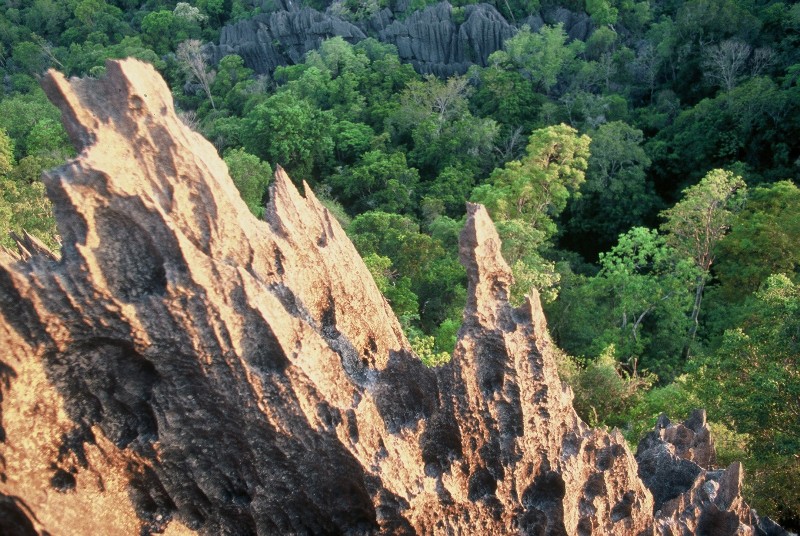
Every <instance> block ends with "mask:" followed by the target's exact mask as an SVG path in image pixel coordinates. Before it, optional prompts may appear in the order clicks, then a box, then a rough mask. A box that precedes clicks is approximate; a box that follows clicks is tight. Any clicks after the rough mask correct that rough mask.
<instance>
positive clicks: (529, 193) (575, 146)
mask: <svg viewBox="0 0 800 536" xmlns="http://www.w3.org/2000/svg"><path fill="white" fill-rule="evenodd" d="M589 142H590V140H589V137H588V136H585V135H583V136H579V135H578V133H577V131H576V130H575V129H573V128H572V127H568V126H566V125H563V124H562V125H557V126H552V127H547V128H543V129H539V130H535V131H534V132H533V133H532V134H531V136H530V138H529V140H528V147H527V149H526V154H525V156H524V157H523V158H522V159H521V160H514V161H512V162H508V163H507V164H506V165H505V166H504V167H503V168H502V169H496V170H495V171H494V172H493V173H492V175H491V177H490V178H489V181H488V182H487V183H486V184H482V185H480V186H478V187H477V188H475V189H474V190H473V192H472V199H473V201H476V202H478V203H483V204H484V205H486V208H487V209H488V210H489V212H490V214H491V215H492V218H493V219H494V221H495V222H496V224H497V228H498V232H499V234H500V236H501V238H502V239H503V255H504V256H505V258H506V260H507V261H508V262H509V264H510V265H511V268H512V272H513V273H514V276H515V278H516V279H517V285H516V286H514V287H513V288H512V290H511V293H512V298H513V299H514V300H519V299H521V297H522V296H523V295H524V294H525V293H527V292H528V291H529V290H530V288H531V287H534V286H535V287H537V288H538V289H539V291H540V292H542V293H543V294H542V297H543V298H544V299H545V301H550V300H553V299H555V297H556V295H557V285H558V281H559V278H560V277H559V274H558V273H557V271H556V268H555V264H554V263H553V262H552V261H549V260H547V259H545V258H544V257H543V256H542V252H543V251H544V250H545V249H547V247H549V245H550V244H549V241H550V239H551V238H553V237H554V236H555V235H556V233H557V231H558V227H557V225H556V222H555V218H556V217H557V216H558V215H559V214H560V213H561V212H562V211H563V210H564V208H565V207H566V205H567V200H568V199H569V197H570V196H571V195H573V194H575V193H576V192H577V191H578V189H579V188H580V186H581V184H583V181H584V179H585V175H584V172H585V171H586V166H587V160H588V158H589Z"/></svg>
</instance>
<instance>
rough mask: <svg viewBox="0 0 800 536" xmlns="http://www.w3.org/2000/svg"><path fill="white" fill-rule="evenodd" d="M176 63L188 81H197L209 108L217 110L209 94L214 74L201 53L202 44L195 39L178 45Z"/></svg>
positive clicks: (212, 97) (211, 95) (212, 96)
mask: <svg viewBox="0 0 800 536" xmlns="http://www.w3.org/2000/svg"><path fill="white" fill-rule="evenodd" d="M177 57H178V61H179V62H180V64H181V67H182V68H183V70H184V71H186V74H187V75H188V76H189V80H190V81H197V83H199V84H200V87H202V88H203V92H204V93H205V94H206V96H207V97H208V100H209V101H210V102H211V107H212V108H213V109H215V110H216V109H217V107H216V105H215V104H214V95H213V94H212V93H211V85H212V84H213V83H214V77H215V76H216V74H217V73H216V72H215V71H214V70H213V69H211V68H210V67H209V65H208V61H207V60H206V56H205V53H204V52H203V48H202V43H200V41H199V40H197V39H188V40H186V41H184V42H182V43H181V44H180V45H178V51H177Z"/></svg>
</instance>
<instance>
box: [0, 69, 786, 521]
mask: <svg viewBox="0 0 800 536" xmlns="http://www.w3.org/2000/svg"><path fill="white" fill-rule="evenodd" d="M43 85H44V87H45V90H46V92H47V94H48V96H49V97H50V99H51V100H52V101H53V102H54V103H55V104H56V105H57V106H58V107H59V108H60V109H61V111H62V115H63V121H64V124H65V126H66V128H67V131H68V133H69V135H70V137H71V139H72V141H73V143H74V144H75V145H76V147H77V149H78V151H79V156H78V157H77V158H76V159H75V160H73V161H71V162H69V163H67V164H66V165H64V166H63V167H61V168H59V169H56V170H53V171H52V172H50V173H48V174H47V175H46V176H45V177H44V180H45V183H46V186H47V191H48V195H49V197H50V198H51V200H52V201H53V204H54V207H55V213H56V218H57V220H58V225H59V232H60V234H61V237H62V240H63V246H62V251H61V256H60V257H56V256H54V255H52V254H50V253H49V252H48V251H47V250H46V249H45V248H44V247H43V246H41V245H40V244H38V243H37V242H36V241H35V240H34V239H32V238H30V237H26V238H23V239H21V240H20V252H19V253H17V254H12V253H10V252H3V253H0V379H1V380H2V381H1V382H0V394H2V399H1V403H2V405H1V406H0V409H1V410H2V414H1V417H2V421H1V423H2V428H0V440H2V442H0V471H1V472H2V474H0V495H1V496H0V533H3V534H44V532H45V531H46V532H47V533H50V534H76V535H82V534H86V535H90V534H92V535H93V534H150V533H165V534H183V533H194V532H199V533H202V534H327V533H332V534H338V533H345V534H376V533H391V534H414V533H419V534H458V533H463V534H554V535H555V534H614V535H627V534H630V535H637V534H656V533H657V534H688V533H689V532H686V530H690V529H688V528H687V529H686V530H683V529H682V528H681V527H684V526H685V527H689V526H690V521H688V520H691V519H698V520H700V519H707V518H708V515H707V514H706V512H707V511H710V510H709V509H710V508H711V506H710V505H712V504H713V508H715V509H716V510H714V512H715V514H714V515H716V516H717V517H714V518H713V519H714V520H717V519H720V520H723V521H725V520H729V519H731V518H730V516H731V515H733V516H735V517H736V520H737V523H736V530H745V531H746V530H750V531H751V532H750V533H753V534H757V533H758V532H753V531H755V530H756V528H754V526H755V524H754V523H755V521H756V518H755V517H752V516H751V511H750V510H749V508H747V507H746V505H744V503H743V502H742V501H741V497H740V496H739V495H738V490H740V487H741V486H740V485H739V486H738V487H737V483H740V482H741V472H740V469H739V468H738V466H737V467H734V468H732V469H730V470H728V471H727V472H724V473H720V472H718V473H719V474H718V475H717V477H716V480H714V479H713V478H711V477H710V476H708V475H710V474H711V473H710V472H705V471H704V470H703V469H701V470H700V471H698V472H696V474H695V476H697V475H706V476H701V477H702V478H705V480H703V481H702V482H700V483H699V484H697V483H696V481H695V480H692V481H691V482H689V484H688V487H687V486H684V488H685V489H679V490H678V493H677V495H675V496H674V497H670V498H667V499H664V498H662V497H661V496H660V495H659V500H660V501H661V502H663V503H664V504H665V505H666V502H665V501H671V502H669V508H666V507H664V508H662V510H658V512H659V513H658V514H657V516H660V517H656V516H655V514H654V512H656V511H657V507H659V506H663V505H660V503H656V502H655V501H654V492H652V491H651V490H650V489H648V487H647V486H648V485H650V486H651V487H653V486H652V485H651V484H649V483H648V482H649V480H648V475H647V474H642V466H641V465H637V462H636V460H635V459H634V457H633V455H632V453H631V452H630V450H629V448H628V447H627V445H626V444H625V442H624V440H623V438H622V436H621V435H620V434H619V433H618V432H616V431H615V432H612V433H608V432H606V431H601V430H595V429H591V428H589V427H588V426H587V425H585V424H584V423H583V422H582V421H581V420H580V419H579V418H578V417H577V415H576V414H575V412H574V410H573V409H572V393H571V392H570V390H569V389H568V388H567V387H566V386H564V385H563V384H562V383H561V381H560V380H559V378H558V375H557V370H556V364H555V359H554V356H553V353H552V350H551V343H550V341H549V339H548V336H547V329H546V324H545V319H544V316H543V313H542V310H541V306H540V303H539V300H538V297H536V296H531V297H530V298H529V299H528V301H527V302H526V303H525V304H524V305H523V306H522V307H519V308H514V307H512V306H511V305H510V304H509V302H508V288H509V285H510V284H511V280H512V279H511V272H510V270H509V268H508V265H507V264H506V263H505V261H504V260H503V258H502V256H501V255H500V241H499V239H498V236H497V233H496V231H495V228H494V225H493V224H492V222H491V220H490V218H489V216H488V214H487V212H486V210H485V209H484V208H483V207H481V206H479V205H469V206H468V218H467V223H466V226H465V229H464V231H463V233H462V236H461V260H462V263H463V264H464V266H465V267H466V270H467V274H468V277H469V291H468V294H469V296H468V302H467V307H466V310H465V312H464V324H463V327H462V330H461V332H460V335H459V342H458V344H457V347H456V351H455V353H454V356H453V360H452V362H451V363H450V364H448V365H445V366H443V367H440V368H438V369H435V370H434V369H428V368H426V367H425V366H423V365H422V363H421V362H420V361H419V360H418V359H417V357H416V356H414V355H413V353H412V352H411V350H410V348H409V345H408V342H407V341H406V339H405V337H404V335H403V332H402V330H401V328H400V325H399V323H398V321H397V319H396V318H395V317H394V315H393V313H392V311H391V309H390V307H389V305H388V304H387V302H386V301H385V300H384V298H383V297H382V295H381V294H380V292H379V291H378V289H377V287H376V286H375V284H374V283H373V281H372V278H371V276H370V275H369V272H368V270H367V269H366V267H365V266H364V264H363V262H362V261H361V259H360V258H359V256H358V254H357V252H356V250H355V248H354V247H353V245H352V244H351V243H350V241H349V240H348V238H347V237H346V236H345V234H344V232H343V231H342V229H341V227H340V226H339V225H338V223H337V222H336V220H335V219H334V218H333V217H332V216H331V215H330V213H329V212H328V211H327V210H326V209H325V208H324V207H323V206H322V205H321V204H320V203H319V202H318V201H317V200H316V198H315V197H314V195H313V193H312V192H311V190H310V189H309V188H308V187H307V186H306V187H305V196H302V195H301V194H300V193H299V192H298V191H297V189H296V188H295V186H294V185H293V183H292V182H291V181H290V179H289V178H288V177H287V176H286V174H285V173H284V172H283V171H282V170H280V169H279V170H278V172H277V174H276V177H275V182H274V184H273V185H272V189H271V192H270V204H269V206H268V207H267V211H266V217H265V221H261V220H258V219H256V218H255V217H254V216H252V215H251V214H250V212H249V211H248V209H247V207H246V205H245V204H244V202H243V201H242V200H241V199H240V197H239V195H238V192H237V191H236V188H235V187H234V185H233V182H232V181H231V179H230V177H229V176H228V172H227V169H226V167H225V165H224V163H223V162H222V161H221V160H220V159H219V157H218V156H217V154H216V151H215V150H214V148H213V147H212V146H211V144H209V143H208V142H207V141H206V140H204V139H203V138H202V137H201V136H200V135H199V134H197V133H195V132H193V131H191V130H190V129H189V128H187V127H186V126H185V125H184V124H183V123H181V121H180V120H179V119H178V118H177V117H176V115H175V111H174V109H173V105H172V97H171V95H170V92H169V89H168V88H167V86H166V84H165V83H164V82H163V80H162V79H161V78H160V76H159V75H158V74H157V73H156V72H155V71H154V70H153V69H152V68H151V67H150V66H148V65H146V64H143V63H140V62H138V61H135V60H125V61H114V62H109V64H108V66H107V75H106V76H105V77H104V78H103V79H100V80H94V79H85V80H69V81H68V80H66V79H64V77H63V76H61V75H60V74H58V73H55V72H51V73H49V74H48V75H47V77H46V79H45V80H44V82H43ZM703 424H704V422H703ZM662 428H663V427H662ZM698 433H700V432H698ZM678 435H680V434H678ZM673 436H675V434H673V435H669V434H661V435H659V436H658V437H657V438H653V439H652V441H651V443H652V445H651V447H653V448H657V447H659V446H660V445H662V443H663V444H664V445H667V444H668V441H669V440H670V439H669V438H671V437H673ZM669 444H671V443H669ZM693 448H694V447H693ZM712 448H713V447H712ZM662 450H665V451H667V454H670V455H672V454H674V451H675V448H674V447H673V449H672V451H670V448H669V447H664V448H663V449H662ZM693 452H699V450H698V449H697V448H695V450H694V451H693ZM651 458H652V459H654V460H655V461H654V462H653V463H654V467H659V468H662V467H666V468H669V467H670V465H669V464H671V463H672V464H674V463H679V462H680V460H684V458H686V457H685V456H684V457H681V456H678V455H675V456H674V458H675V460H672V459H671V458H669V459H662V458H657V459H656V458H655V457H652V456H651ZM687 459H688V458H687ZM665 460H666V461H665ZM692 463H693V462H692ZM665 464H666V465H665ZM640 475H641V477H640ZM701 477H698V478H701ZM710 480H713V482H716V483H717V484H718V485H717V489H718V490H719V492H718V493H716V495H715V497H716V499H712V500H711V501H710V502H709V501H706V500H705V499H706V498H707V497H708V493H706V489H707V488H708V489H710V487H713V484H708V485H706V482H707V481H710ZM697 482H699V481H697ZM646 483H648V484H647V485H646ZM654 489H655V488H654ZM703 493H706V495H703ZM704 501H705V502H704ZM704 515H706V518H704V517H703V516H704ZM726 516H727V517H726ZM748 516H751V517H748ZM723 518H724V519H723ZM725 522H727V523H728V524H727V525H724V526H725V527H728V526H733V524H732V521H731V522H728V521H725ZM681 523H683V525H681ZM694 526H695V527H696V526H698V525H697V524H695V525H694ZM715 526H716V525H715ZM720 526H722V525H720ZM758 530H760V529H758ZM776 530H777V529H776ZM729 533H730V534H742V533H747V532H729ZM714 534H723V533H722V532H715V533H714ZM724 534H728V533H727V532H726V533H724Z"/></svg>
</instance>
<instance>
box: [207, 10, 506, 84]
mask: <svg viewBox="0 0 800 536" xmlns="http://www.w3.org/2000/svg"><path fill="white" fill-rule="evenodd" d="M463 9H464V14H463V16H464V19H463V23H461V24H458V23H456V21H455V20H454V16H453V12H452V6H451V5H450V4H449V3H447V2H441V3H438V4H433V5H431V6H429V7H427V8H426V9H424V10H422V11H416V12H414V13H412V14H411V15H410V16H409V17H407V18H405V19H403V20H400V19H397V18H396V17H395V14H394V12H392V11H391V10H389V9H388V8H387V9H383V10H381V11H379V12H378V13H376V14H375V15H373V16H372V17H371V18H370V19H368V20H367V21H365V22H364V23H363V24H362V27H361V28H359V27H357V26H355V25H353V24H352V23H350V22H347V21H345V20H342V19H341V18H339V17H337V16H335V15H332V14H329V13H324V14H323V13H320V12H318V11H315V10H313V9H310V8H303V9H296V8H292V10H288V9H286V10H278V11H275V12H272V13H268V14H260V15H256V16H255V17H253V18H252V19H248V20H244V21H239V22H237V23H234V24H231V25H228V26H225V27H224V28H222V31H221V33H220V40H219V44H218V45H210V46H209V47H208V51H209V53H210V56H211V59H212V60H213V61H214V62H218V61H219V60H220V59H221V58H222V57H224V56H226V55H228V54H238V55H239V56H241V57H242V58H243V59H244V61H245V64H246V65H247V66H248V67H250V68H251V69H253V70H255V71H256V73H259V74H265V73H272V71H274V70H275V68H276V67H277V66H279V65H291V64H297V63H300V62H302V61H303V60H304V57H305V54H306V53H307V52H309V51H310V50H314V49H316V48H317V47H319V44H320V43H321V42H322V40H323V39H327V38H329V37H334V36H341V37H342V38H344V39H345V40H346V41H348V42H350V43H356V42H358V41H360V40H362V39H365V38H366V36H367V33H369V34H371V35H374V36H376V37H377V38H378V39H379V40H380V41H382V42H386V43H391V44H393V45H395V46H396V47H397V49H398V53H399V55H400V58H401V59H402V60H403V61H406V62H409V63H411V64H412V65H413V66H414V68H415V69H417V70H418V71H419V72H421V73H425V74H427V73H433V74H436V75H437V76H450V75H453V74H463V73H465V72H466V71H467V69H468V68H469V66H470V65H473V64H478V65H486V61H487V59H488V57H489V55H490V54H491V53H492V52H494V51H496V50H500V49H501V48H502V47H503V42H504V41H505V40H506V39H508V38H509V37H511V36H512V35H514V32H515V31H516V30H515V29H514V28H513V27H512V26H511V25H510V24H509V23H508V22H507V21H506V20H505V19H504V18H503V17H502V16H501V15H500V13H498V11H497V10H496V9H495V8H494V7H493V6H490V5H489V4H475V5H468V6H465V7H464V8H463Z"/></svg>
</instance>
